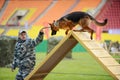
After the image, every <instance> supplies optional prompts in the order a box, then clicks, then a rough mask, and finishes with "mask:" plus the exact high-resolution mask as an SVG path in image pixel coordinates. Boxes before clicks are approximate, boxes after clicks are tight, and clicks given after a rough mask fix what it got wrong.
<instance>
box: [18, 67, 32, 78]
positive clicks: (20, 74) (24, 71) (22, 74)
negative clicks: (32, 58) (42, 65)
mask: <svg viewBox="0 0 120 80" xmlns="http://www.w3.org/2000/svg"><path fill="white" fill-rule="evenodd" d="M32 70H33V68H32V69H30V68H24V69H23V68H19V71H18V74H17V75H16V80H24V78H25V77H26V76H27V75H28V74H29V73H30V72H31V71H32Z"/></svg>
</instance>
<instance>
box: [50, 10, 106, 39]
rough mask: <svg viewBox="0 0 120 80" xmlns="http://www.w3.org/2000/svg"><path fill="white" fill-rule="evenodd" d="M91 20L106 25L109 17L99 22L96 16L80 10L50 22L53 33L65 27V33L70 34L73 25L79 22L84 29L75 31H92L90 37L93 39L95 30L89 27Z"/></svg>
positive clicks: (99, 24)
mask: <svg viewBox="0 0 120 80" xmlns="http://www.w3.org/2000/svg"><path fill="white" fill-rule="evenodd" d="M91 21H93V22H94V23H95V24H96V25H98V26H105V25H106V24H107V19H105V20H104V22H98V21H96V19H95V18H93V17H92V16H91V15H89V14H88V13H86V12H80V11H78V12H72V13H69V14H67V15H65V16H63V17H61V18H60V19H58V20H57V21H55V20H54V21H53V23H49V24H50V27H51V30H52V33H51V35H55V34H56V33H57V31H59V29H65V30H66V32H65V33H66V34H68V31H69V30H72V29H73V27H75V26H76V25H77V24H79V25H80V26H81V27H82V29H80V30H73V31H76V32H85V31H87V32H90V33H91V36H90V38H91V39H93V37H92V36H93V32H94V31H93V30H92V29H91V28H90V27H89V25H90V23H91Z"/></svg>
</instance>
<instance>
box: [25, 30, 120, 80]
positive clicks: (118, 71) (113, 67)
mask: <svg viewBox="0 0 120 80" xmlns="http://www.w3.org/2000/svg"><path fill="white" fill-rule="evenodd" d="M77 43H80V44H81V45H82V46H83V47H84V48H86V50H87V51H88V52H89V54H90V55H92V56H93V58H95V60H96V61H97V62H98V63H99V64H100V65H102V67H103V68H104V69H105V70H106V71H107V72H108V73H109V74H110V75H111V76H112V77H113V78H114V79H115V80H120V64H119V63H118V62H117V61H116V60H115V59H114V58H112V56H111V55H109V54H108V52H107V51H105V50H104V49H103V48H102V47H101V46H100V44H99V43H97V42H96V41H95V40H90V36H89V34H88V33H87V32H81V33H80V32H73V31H71V32H70V33H69V34H68V35H67V36H65V38H64V39H62V40H61V41H60V43H59V44H58V45H57V46H56V47H55V48H54V49H53V50H52V51H51V52H50V53H49V54H48V55H47V56H46V58H45V59H44V60H43V61H42V62H41V63H40V64H39V65H38V66H37V67H36V68H35V69H34V70H33V71H32V72H31V73H30V74H29V75H28V76H27V77H26V78H25V80H43V79H44V78H45V77H46V76H47V74H48V73H49V72H50V71H51V70H52V69H53V68H54V67H55V66H56V65H57V64H58V63H59V62H60V61H61V60H62V59H63V58H64V57H65V55H66V54H67V52H69V51H70V50H71V49H72V48H73V47H74V46H75V45H76V44H77Z"/></svg>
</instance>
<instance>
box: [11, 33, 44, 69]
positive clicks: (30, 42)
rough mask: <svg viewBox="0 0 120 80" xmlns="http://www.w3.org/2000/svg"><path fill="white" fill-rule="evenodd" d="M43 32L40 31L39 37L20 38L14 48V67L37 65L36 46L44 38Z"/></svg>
mask: <svg viewBox="0 0 120 80" xmlns="http://www.w3.org/2000/svg"><path fill="white" fill-rule="evenodd" d="M43 35H44V33H43V32H40V33H39V35H38V37H37V38H36V39H35V40H34V39H26V40H25V41H22V40H19V39H18V41H17V42H16V45H15V50H14V59H13V63H12V68H13V69H15V68H16V67H19V68H20V67H21V66H25V67H34V65H35V52H34V51H35V49H34V48H35V46H37V45H38V44H39V43H40V42H42V40H43Z"/></svg>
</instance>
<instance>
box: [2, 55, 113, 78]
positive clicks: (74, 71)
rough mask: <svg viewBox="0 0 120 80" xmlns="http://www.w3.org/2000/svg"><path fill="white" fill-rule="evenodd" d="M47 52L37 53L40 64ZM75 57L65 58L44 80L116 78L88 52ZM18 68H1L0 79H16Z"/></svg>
mask: <svg viewBox="0 0 120 80" xmlns="http://www.w3.org/2000/svg"><path fill="white" fill-rule="evenodd" d="M45 56H46V54H45V53H38V54H37V55H36V59H37V64H36V65H38V64H39V63H40V62H41V61H42V60H43V59H44V58H45ZM72 56H73V59H65V58H64V59H63V60H62V61H61V62H60V63H59V64H58V65H57V66H56V67H55V68H54V69H53V70H52V71H51V73H50V74H48V76H47V77H46V78H45V79H44V80H93V79H94V80H114V79H113V78H112V77H111V76H110V75H109V74H108V73H107V72H106V71H105V70H104V69H103V68H102V67H101V66H100V65H99V64H98V63H97V62H96V61H95V60H94V59H93V58H92V57H91V56H90V55H89V54H88V53H73V54H72ZM48 66H49V65H48ZM16 74H17V69H16V70H15V71H14V72H11V69H10V68H0V80H14V79H15V75H16Z"/></svg>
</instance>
